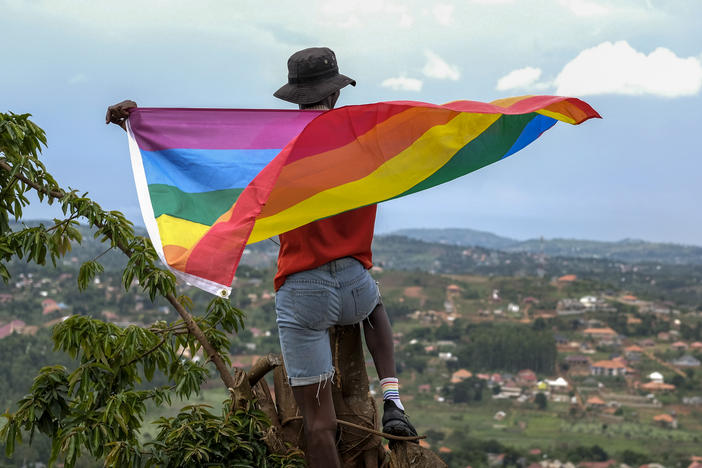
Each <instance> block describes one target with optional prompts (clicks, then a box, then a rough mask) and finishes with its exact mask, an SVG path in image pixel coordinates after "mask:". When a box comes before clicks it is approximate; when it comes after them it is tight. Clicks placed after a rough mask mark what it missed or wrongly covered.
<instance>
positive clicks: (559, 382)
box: [544, 377, 568, 391]
mask: <svg viewBox="0 0 702 468" xmlns="http://www.w3.org/2000/svg"><path fill="white" fill-rule="evenodd" d="M544 382H545V383H546V385H548V387H549V389H551V391H558V390H567V389H568V382H567V381H566V379H564V378H563V377H558V378H557V379H556V380H548V379H546V380H544Z"/></svg>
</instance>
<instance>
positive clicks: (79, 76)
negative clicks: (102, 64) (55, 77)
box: [68, 73, 88, 85]
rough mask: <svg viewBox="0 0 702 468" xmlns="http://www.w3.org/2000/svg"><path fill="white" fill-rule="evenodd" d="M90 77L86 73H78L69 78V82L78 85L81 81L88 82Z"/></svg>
mask: <svg viewBox="0 0 702 468" xmlns="http://www.w3.org/2000/svg"><path fill="white" fill-rule="evenodd" d="M87 81H88V77H87V76H86V75H85V74H84V73H77V74H75V75H73V76H72V77H70V78H69V79H68V84H70V85H76V84H81V83H86V82H87Z"/></svg>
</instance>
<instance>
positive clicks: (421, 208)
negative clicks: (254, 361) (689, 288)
mask: <svg viewBox="0 0 702 468" xmlns="http://www.w3.org/2000/svg"><path fill="white" fill-rule="evenodd" d="M0 12H2V13H1V14H0V30H2V31H3V36H4V37H5V44H6V46H5V47H4V48H3V54H2V59H1V60H2V61H1V62H0V63H2V72H1V73H0V110H2V111H7V110H11V111H13V112H18V113H19V112H29V113H32V114H33V115H34V120H35V122H37V123H38V124H39V125H40V126H42V127H43V128H44V129H45V130H46V131H47V135H48V139H49V146H48V148H47V149H46V151H45V152H44V160H45V162H46V165H47V167H48V168H49V170H50V171H51V172H52V173H53V174H54V175H55V176H56V177H57V178H58V180H59V181H61V183H62V184H63V185H64V186H71V187H74V188H78V189H80V190H83V191H88V192H89V194H90V195H91V196H92V197H93V198H94V199H96V200H97V201H98V202H99V203H101V205H102V206H103V207H104V208H108V209H117V210H121V211H123V212H124V213H125V214H127V216H128V217H130V218H131V219H132V220H134V221H136V222H138V223H141V220H140V214H139V209H138V203H137V198H136V191H135V189H134V184H133V181H132V174H131V168H130V165H129V157H128V151H127V140H126V136H125V134H124V132H122V131H121V130H120V129H119V128H117V127H115V126H106V125H105V124H104V114H105V108H106V107H107V105H109V104H113V103H116V102H118V101H121V100H123V99H127V98H130V99H134V100H135V101H137V102H138V103H139V104H140V105H143V106H151V107H158V106H174V107H175V106H177V107H266V108H290V107H291V106H289V105H288V104H286V103H284V102H282V101H278V100H276V99H275V98H273V96H272V93H273V91H275V90H276V89H277V88H278V87H279V86H280V85H282V84H283V83H284V82H285V79H286V73H287V70H286V68H285V63H286V60H287V57H288V56H289V55H290V54H291V53H293V52H294V51H296V50H298V49H301V48H304V47H310V46H320V45H325V46H328V47H331V48H332V49H334V50H335V52H336V54H337V57H338V59H339V63H340V67H341V71H342V73H345V74H347V75H349V76H351V77H353V78H355V79H356V80H357V81H358V86H357V87H356V88H351V87H349V88H346V89H345V90H344V92H342V96H341V99H340V102H339V105H346V104H360V103H367V102H375V101H384V100H397V99H409V100H419V101H427V102H433V103H442V102H446V101H451V100H456V99H470V100H479V101H490V100H493V99H497V98H500V97H506V96H517V95H523V94H561V95H569V96H576V97H580V98H582V99H584V100H586V101H587V102H589V103H590V104H591V105H592V106H593V107H595V108H596V109H597V110H598V111H599V112H600V113H601V114H602V116H603V117H604V119H603V120H596V121H589V122H586V123H585V124H583V125H581V126H579V127H572V126H569V125H565V124H558V125H556V126H555V127H554V128H553V129H551V130H550V131H549V132H548V133H547V134H546V135H544V137H542V138H541V139H539V140H538V141H537V142H535V143H534V144H533V145H531V146H530V147H528V148H526V149H525V150H523V151H522V152H520V153H518V154H516V155H515V156H513V157H510V158H508V159H506V160H504V161H502V162H500V163H497V164H494V165H492V166H489V167H487V168H484V169H482V170H480V171H478V172H476V173H473V174H469V175H468V176H466V177H463V178H461V179H458V180H456V181H453V182H452V183H449V184H446V185H444V186H442V187H439V188H436V189H432V190H429V191H426V192H422V193H419V194H416V195H414V196H410V197H406V198H404V199H401V200H395V201H393V202H389V203H386V204H383V205H381V208H380V211H379V217H378V223H377V231H378V232H387V231H391V230H394V229H398V228H405V227H470V228H474V229H481V230H487V231H492V232H495V233H498V234H502V235H506V236H512V237H516V238H520V239H526V238H531V237H538V236H542V235H543V236H545V237H547V238H551V237H570V238H588V239H599V240H618V239H622V238H642V239H646V240H653V241H666V242H678V243H686V244H697V245H702V216H700V208H699V204H700V201H702V184H700V174H701V173H702V159H701V158H700V149H699V148H700V145H699V143H698V138H699V137H698V135H699V134H700V128H699V127H700V123H699V122H700V114H701V111H700V109H702V98H701V90H702V45H701V44H702V32H701V31H700V30H699V19H700V18H702V2H699V1H696V0H689V1H683V0H680V1H661V0H648V1H645V0H640V1H634V0H618V1H617V2H609V1H607V2H605V1H598V0H542V1H535V0H534V1H531V0H461V1H441V2H430V1H426V0H425V1H382V0H372V1H365V0H362V1H356V2H348V1H329V0H327V1H318V2H317V1H295V2H292V1H281V2H254V1H250V2H245V1H238V2H232V1H214V0H201V1H198V2H195V1H178V0H176V1H168V2H167V1H134V0H123V1H120V2H106V1H104V2H103V1H96V0H92V1H87V0H86V1H78V0H74V1H68V0H34V1H20V0H0ZM8 41H9V42H8ZM26 214H27V217H47V216H51V215H52V214H53V211H52V210H51V209H49V208H44V207H32V208H31V209H30V210H28V211H27V213H26Z"/></svg>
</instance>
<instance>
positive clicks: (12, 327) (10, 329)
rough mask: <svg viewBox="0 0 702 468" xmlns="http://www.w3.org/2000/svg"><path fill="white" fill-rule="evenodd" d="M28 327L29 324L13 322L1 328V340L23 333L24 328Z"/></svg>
mask: <svg viewBox="0 0 702 468" xmlns="http://www.w3.org/2000/svg"><path fill="white" fill-rule="evenodd" d="M26 326H27V324H26V323H24V322H23V321H22V320H12V321H11V322H10V323H8V324H7V325H3V326H2V327H0V340H1V339H3V338H5V337H8V336H10V335H12V334H13V333H22V330H24V327H26Z"/></svg>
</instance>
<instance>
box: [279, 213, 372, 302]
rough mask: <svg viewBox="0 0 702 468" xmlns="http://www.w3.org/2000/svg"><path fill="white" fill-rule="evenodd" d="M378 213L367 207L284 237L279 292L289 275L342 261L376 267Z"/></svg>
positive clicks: (307, 226)
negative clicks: (347, 258) (346, 259)
mask: <svg viewBox="0 0 702 468" xmlns="http://www.w3.org/2000/svg"><path fill="white" fill-rule="evenodd" d="M375 213H376V206H375V205H371V206H366V207H363V208H358V209H356V210H352V211H347V212H346V213H341V214H338V215H336V216H332V217H330V218H325V219H321V220H319V221H315V222H313V223H309V224H306V225H304V226H302V227H299V228H297V229H294V230H292V231H289V232H286V233H284V234H281V235H280V252H279V255H278V272H277V274H276V276H275V281H274V285H275V290H276V291H277V290H278V289H280V287H281V286H282V285H283V283H285V279H286V278H287V277H288V276H289V275H291V274H293V273H296V272H298V271H304V270H310V269H312V268H317V267H318V266H320V265H324V264H325V263H328V262H330V261H332V260H336V259H339V258H344V257H352V258H355V259H356V260H358V261H359V262H361V265H363V267H364V268H365V269H369V268H370V267H371V266H373V254H372V252H371V244H372V242H373V230H374V227H375Z"/></svg>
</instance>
